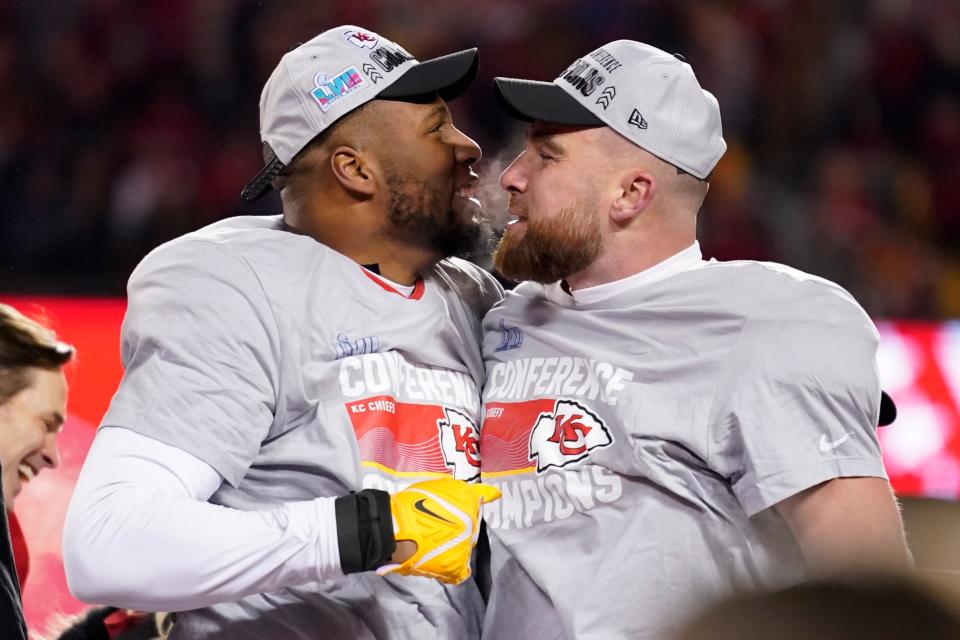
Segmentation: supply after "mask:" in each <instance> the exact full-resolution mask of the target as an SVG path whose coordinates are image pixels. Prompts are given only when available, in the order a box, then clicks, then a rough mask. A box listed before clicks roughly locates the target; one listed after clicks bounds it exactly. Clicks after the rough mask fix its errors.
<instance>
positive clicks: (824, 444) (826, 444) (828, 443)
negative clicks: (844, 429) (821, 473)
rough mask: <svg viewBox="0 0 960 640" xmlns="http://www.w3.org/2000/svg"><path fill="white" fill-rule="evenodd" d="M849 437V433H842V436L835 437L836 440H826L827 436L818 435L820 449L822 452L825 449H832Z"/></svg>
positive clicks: (825, 450)
mask: <svg viewBox="0 0 960 640" xmlns="http://www.w3.org/2000/svg"><path fill="white" fill-rule="evenodd" d="M849 439H850V434H849V433H845V434H843V436H842V437H840V438H837V439H836V440H827V436H820V451H822V452H824V453H826V452H827V451H833V450H834V449H836V448H837V447H839V446H840V445H842V444H843V443H844V442H846V441H847V440H849Z"/></svg>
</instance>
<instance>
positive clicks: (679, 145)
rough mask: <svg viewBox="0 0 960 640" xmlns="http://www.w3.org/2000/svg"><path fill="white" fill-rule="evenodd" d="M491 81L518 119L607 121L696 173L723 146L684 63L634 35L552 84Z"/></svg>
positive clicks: (705, 96) (706, 101)
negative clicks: (634, 38)
mask: <svg viewBox="0 0 960 640" xmlns="http://www.w3.org/2000/svg"><path fill="white" fill-rule="evenodd" d="M496 88H497V91H498V97H499V98H500V100H501V103H502V104H504V105H505V106H506V108H507V110H508V111H509V112H510V113H512V114H513V115H514V116H516V117H518V118H521V119H524V120H541V121H544V122H552V123H556V124H569V125H578V126H602V125H606V126H608V127H610V128H611V129H613V130H615V131H616V132H617V133H619V134H620V135H622V136H623V137H625V138H627V139H628V140H630V141H631V142H633V143H634V144H636V145H637V146H639V147H641V148H643V149H646V150H647V151H649V152H650V153H652V154H653V155H655V156H657V157H658V158H660V159H661V160H664V161H666V162H669V163H670V164H672V165H674V166H676V167H679V168H680V169H683V170H684V171H686V172H687V173H690V174H692V175H694V176H696V177H698V178H706V177H707V176H708V175H709V174H710V171H712V170H713V167H714V166H716V164H717V161H719V160H720V157H721V156H722V155H723V153H724V151H726V148H727V145H726V143H725V142H724V140H723V132H722V130H721V126H720V108H719V106H718V104H717V100H716V98H714V97H713V95H711V94H710V93H709V92H707V91H705V90H704V89H703V88H702V87H701V86H700V83H699V82H698V81H697V78H696V76H695V75H694V73H693V69H691V68H690V65H689V64H687V63H686V62H685V61H684V60H682V59H680V58H678V57H676V56H674V55H671V54H669V53H666V52H665V51H661V50H660V49H657V48H656V47H651V46H650V45H647V44H643V43H640V42H635V41H633V40H617V41H615V42H611V43H609V44H606V45H604V46H602V47H600V48H599V49H596V50H595V51H592V52H591V53H590V54H589V55H586V56H584V57H582V58H579V59H578V60H576V61H574V62H573V64H571V65H570V66H569V67H567V69H566V70H565V71H564V72H563V73H561V74H560V75H559V76H558V77H557V78H556V79H555V80H554V81H553V82H552V83H548V82H537V81H532V80H519V79H514V78H497V79H496Z"/></svg>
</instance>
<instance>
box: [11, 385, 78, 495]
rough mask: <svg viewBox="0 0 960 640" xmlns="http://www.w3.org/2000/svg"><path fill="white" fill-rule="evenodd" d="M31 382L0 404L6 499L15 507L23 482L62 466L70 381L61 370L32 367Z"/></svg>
mask: <svg viewBox="0 0 960 640" xmlns="http://www.w3.org/2000/svg"><path fill="white" fill-rule="evenodd" d="M29 376H30V384H29V386H27V387H26V388H25V389H23V390H22V391H20V392H19V393H17V394H16V395H15V396H13V397H12V398H10V399H9V400H8V401H7V402H5V403H3V404H2V405H0V464H2V465H3V500H4V503H5V504H6V506H7V508H8V509H10V508H12V507H13V502H14V499H15V498H16V496H17V495H18V494H19V493H20V491H21V490H22V488H23V485H24V484H25V483H27V482H30V481H31V480H32V479H33V478H34V476H36V474H38V473H39V472H40V471H42V470H43V469H46V468H51V469H53V468H56V467H57V466H59V465H60V452H59V450H58V449H57V436H58V435H59V434H60V430H61V428H62V427H63V422H64V419H65V417H66V415H67V380H66V377H65V376H64V374H63V371H62V370H61V369H57V370H52V371H51V370H47V369H38V368H34V369H31V370H30V374H29Z"/></svg>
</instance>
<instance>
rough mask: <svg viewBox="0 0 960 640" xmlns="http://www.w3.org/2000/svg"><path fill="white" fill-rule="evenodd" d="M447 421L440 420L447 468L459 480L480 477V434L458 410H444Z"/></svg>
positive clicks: (441, 439)
mask: <svg viewBox="0 0 960 640" xmlns="http://www.w3.org/2000/svg"><path fill="white" fill-rule="evenodd" d="M444 413H445V414H446V420H438V421H437V427H438V428H439V429H440V448H441V450H442V451H443V458H444V460H445V461H446V463H447V466H448V467H450V468H451V469H452V470H453V477H454V478H457V479H458V480H476V479H478V478H479V477H480V434H479V433H478V432H477V427H476V426H475V425H474V424H473V421H472V420H470V418H468V417H467V416H466V415H464V414H462V413H460V412H459V411H457V410H456V409H444Z"/></svg>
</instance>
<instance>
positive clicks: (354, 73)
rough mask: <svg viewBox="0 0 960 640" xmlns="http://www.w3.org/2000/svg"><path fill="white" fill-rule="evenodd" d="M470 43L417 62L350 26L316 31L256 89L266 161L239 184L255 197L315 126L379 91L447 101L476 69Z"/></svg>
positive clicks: (246, 194)
mask: <svg viewBox="0 0 960 640" xmlns="http://www.w3.org/2000/svg"><path fill="white" fill-rule="evenodd" d="M478 64H479V56H478V54H477V50H476V49H475V48H474V49H466V50H464V51H458V52H456V53H451V54H449V55H445V56H441V57H439V58H433V59H431V60H426V61H424V62H418V61H417V60H416V59H415V58H414V57H413V56H412V55H410V54H409V53H408V52H407V50H406V49H404V48H403V47H401V46H400V45H398V44H397V43H395V42H392V41H390V40H387V39H386V38H384V37H383V36H381V35H379V34H377V33H374V32H373V31H369V30H367V29H362V28H360V27H356V26H353V25H343V26H340V27H335V28H333V29H330V30H329V31H324V32H323V33H321V34H320V35H318V36H316V37H315V38H313V39H312V40H310V41H308V42H305V43H304V44H301V45H300V46H298V47H297V48H296V49H294V50H293V51H290V52H289V53H287V54H286V55H284V56H283V58H281V59H280V64H278V65H277V68H276V69H274V70H273V73H271V74H270V78H269V79H267V83H266V85H264V87H263V93H261V94H260V139H261V140H262V141H263V145H264V155H265V156H266V158H267V164H266V166H265V167H264V168H263V169H262V170H261V171H260V173H258V174H257V175H256V176H255V177H254V178H253V180H251V181H250V182H249V183H247V185H246V186H245V187H244V188H243V191H242V192H241V194H240V195H241V197H242V198H243V199H244V200H249V201H253V200H257V199H258V198H260V197H261V196H263V194H264V193H266V192H267V191H269V190H270V183H271V182H272V181H273V180H274V178H276V177H277V175H278V174H279V173H280V172H281V171H282V170H283V168H284V167H285V166H286V165H288V164H289V163H290V161H291V160H293V158H294V156H296V155H297V153H299V152H300V150H301V149H303V148H304V147H305V146H307V144H308V143H309V142H310V141H311V140H313V139H314V138H315V137H316V136H317V135H318V134H319V133H321V132H322V131H324V130H325V129H327V128H329V127H330V126H331V125H333V124H334V123H335V122H336V121H337V120H339V119H340V118H342V117H343V116H345V115H346V114H347V113H349V112H350V111H352V110H354V109H356V108H357V107H359V106H360V105H362V104H364V103H366V102H369V101H370V100H373V99H374V98H381V99H386V100H404V99H419V98H422V97H424V96H428V95H430V94H437V95H439V96H440V97H441V98H443V99H444V100H452V99H453V98H456V97H457V96H459V95H460V94H462V93H463V92H464V91H465V90H466V89H467V87H469V86H470V84H471V83H472V82H473V80H474V78H476V75H477V66H478Z"/></svg>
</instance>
